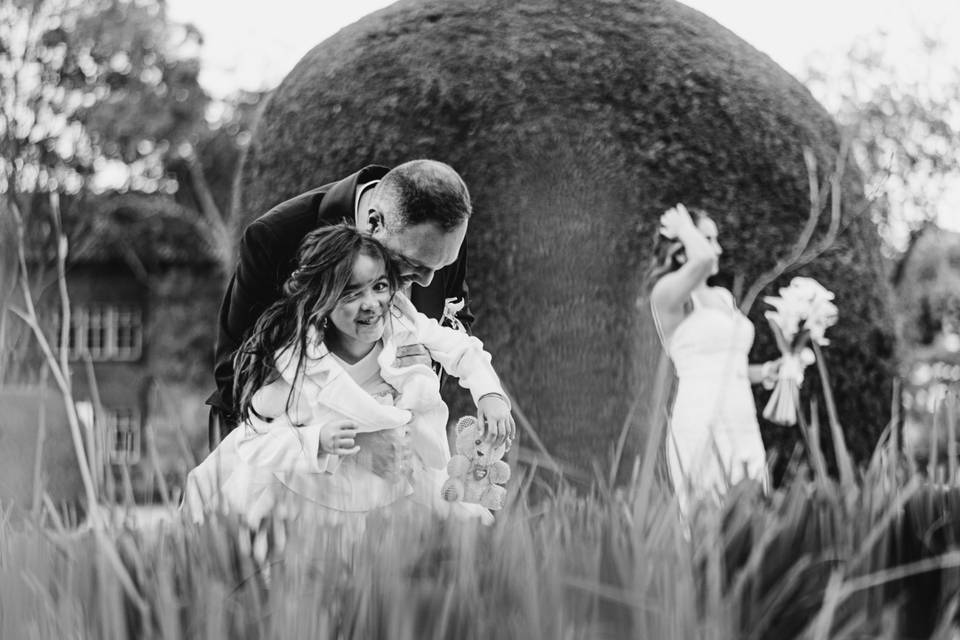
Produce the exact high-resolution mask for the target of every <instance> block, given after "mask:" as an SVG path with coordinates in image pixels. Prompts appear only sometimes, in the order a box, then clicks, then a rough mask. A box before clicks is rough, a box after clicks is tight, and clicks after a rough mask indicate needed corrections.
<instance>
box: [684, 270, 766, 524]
mask: <svg viewBox="0 0 960 640" xmlns="http://www.w3.org/2000/svg"><path fill="white" fill-rule="evenodd" d="M710 291H711V292H714V293H718V294H720V295H722V296H723V298H724V299H725V300H726V302H727V306H725V307H724V308H720V307H717V306H706V305H703V304H701V302H700V301H699V300H697V296H696V295H692V296H691V299H692V301H693V310H692V311H691V312H690V314H689V315H688V316H687V317H686V318H684V319H683V321H681V323H680V324H679V325H678V326H677V328H676V329H675V330H674V333H673V335H672V336H671V337H670V340H669V342H668V343H667V344H666V350H667V354H668V355H669V356H670V359H671V360H673V364H674V366H675V368H676V370H677V378H678V380H679V383H678V388H677V395H676V399H675V401H674V405H673V412H672V414H671V417H670V428H669V432H668V437H667V461H668V464H669V468H670V476H671V479H672V480H673V484H674V487H675V488H676V491H677V494H678V496H679V498H680V502H681V506H685V505H686V504H688V503H689V498H690V496H691V494H695V495H699V496H719V495H722V493H723V492H724V490H725V488H726V487H727V485H728V483H729V484H734V483H736V482H738V481H740V480H742V479H743V478H745V477H750V478H756V479H759V480H761V481H763V482H766V452H765V451H764V448H763V440H762V439H761V437H760V426H759V425H758V423H757V411H756V406H755V403H754V399H753V394H752V393H751V391H750V381H749V379H748V377H747V356H748V354H749V352H750V347H751V346H752V345H753V338H754V328H753V323H751V322H750V320H748V319H747V317H746V316H744V315H743V314H742V313H741V312H740V310H739V309H738V308H737V307H736V305H735V303H734V300H733V296H732V295H730V292H729V291H727V290H726V289H722V288H713V289H711V290H710Z"/></svg>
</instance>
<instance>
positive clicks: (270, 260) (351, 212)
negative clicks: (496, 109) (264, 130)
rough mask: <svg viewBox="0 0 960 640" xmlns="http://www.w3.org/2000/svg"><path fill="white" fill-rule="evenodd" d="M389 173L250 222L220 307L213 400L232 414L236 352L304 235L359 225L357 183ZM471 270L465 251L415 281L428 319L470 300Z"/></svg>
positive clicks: (381, 170) (305, 196)
mask: <svg viewBox="0 0 960 640" xmlns="http://www.w3.org/2000/svg"><path fill="white" fill-rule="evenodd" d="M387 171H388V169H387V168H386V167H381V166H377V165H371V166H368V167H365V168H363V169H361V170H360V171H358V172H357V173H354V174H353V175H350V176H348V177H346V178H344V179H343V180H340V181H338V182H332V183H330V184H327V185H324V186H322V187H317V188H316V189H312V190H311V191H307V192H306V193H302V194H300V195H298V196H296V197H294V198H291V199H290V200H287V201H285V202H282V203H280V204H278V205H277V206H275V207H274V208H273V209H271V210H270V211H268V212H267V213H265V214H264V215H262V216H260V217H259V218H257V219H256V220H254V221H253V222H251V223H250V224H249V225H248V226H247V228H246V229H245V231H244V233H243V237H242V239H241V241H240V256H239V260H238V263H237V268H236V271H234V274H233V276H232V277H231V278H230V283H229V284H228V285H227V291H226V293H225V294H224V297H223V302H222V303H221V305H220V313H219V320H218V325H219V327H218V333H217V344H216V347H215V353H214V378H215V379H216V384H217V390H216V391H215V392H214V393H213V394H212V395H211V396H210V397H209V398H208V399H207V404H209V405H213V406H215V407H217V408H219V409H220V410H221V411H222V412H225V413H226V414H228V415H231V414H233V413H234V412H235V398H234V395H233V371H234V369H233V356H234V353H235V352H236V350H237V349H238V348H239V347H240V344H241V343H242V342H243V339H244V338H245V337H246V334H247V332H248V331H249V330H250V329H251V328H252V327H253V325H254V323H256V321H257V318H259V317H260V314H261V313H263V312H264V310H266V308H267V307H268V306H270V305H271V304H273V303H274V302H275V301H277V300H278V299H279V298H280V294H281V288H282V286H283V283H284V281H285V280H286V279H287V277H288V276H289V275H290V273H291V272H292V271H293V269H294V267H295V266H296V265H295V260H296V254H297V249H298V248H299V247H300V243H301V241H302V240H303V238H304V236H306V235H307V234H308V233H309V232H310V231H313V230H314V229H317V228H320V227H323V226H327V225H332V224H337V223H340V222H344V221H346V222H348V223H350V224H353V223H354V222H355V220H356V209H355V207H356V204H355V203H356V191H357V185H358V184H365V183H367V182H370V181H373V180H379V179H380V178H382V177H383V176H384V175H385V174H386V173H387ZM466 272H467V260H466V253H465V251H464V250H463V249H461V251H460V255H459V256H458V257H457V261H456V262H455V263H453V264H452V265H449V266H447V267H444V268H443V269H440V270H439V271H437V273H436V274H435V275H434V278H433V282H431V283H430V285H429V286H428V287H421V286H419V285H416V284H415V285H413V287H412V288H411V292H410V299H411V301H412V302H413V304H414V306H415V307H416V308H417V309H418V310H419V311H420V312H422V313H424V314H425V315H426V316H427V317H430V318H434V319H437V320H439V319H440V318H441V317H442V315H443V310H444V305H445V302H446V300H447V299H449V298H463V300H464V301H465V302H469V297H468V296H469V291H468V289H467V283H466ZM457 315H458V317H459V318H460V320H461V321H462V322H463V323H464V324H465V325H466V326H467V328H469V325H470V323H471V322H472V321H473V315H472V314H471V313H470V310H469V304H467V305H465V306H464V308H463V310H462V311H460V312H459V313H458V314H457Z"/></svg>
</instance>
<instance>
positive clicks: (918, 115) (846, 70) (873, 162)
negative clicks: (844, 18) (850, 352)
mask: <svg viewBox="0 0 960 640" xmlns="http://www.w3.org/2000/svg"><path fill="white" fill-rule="evenodd" d="M893 44H894V43H893V41H892V38H891V37H890V36H889V35H888V34H886V33H884V32H877V33H874V34H871V35H868V36H865V37H862V38H861V39H859V40H857V41H856V42H855V43H854V45H853V46H852V47H851V48H850V50H849V51H848V52H847V55H846V57H845V58H842V59H840V60H839V62H838V61H837V59H835V58H830V57H827V56H822V57H819V58H815V59H813V60H812V61H811V62H810V63H808V67H807V69H806V71H805V72H804V74H803V78H802V79H803V80H804V81H805V83H806V84H807V86H808V87H809V88H810V90H811V91H812V92H813V94H814V95H815V96H816V97H817V98H818V99H820V100H821V102H823V103H824V104H825V105H826V106H827V108H828V109H830V110H831V111H832V112H833V113H834V115H835V116H836V117H837V119H838V120H839V121H840V122H841V123H843V124H844V125H846V127H847V128H848V134H849V135H850V137H851V138H852V146H853V149H852V150H853V153H854V156H855V157H856V159H857V161H858V163H859V164H860V167H861V169H862V171H863V172H864V177H865V180H866V193H867V195H868V197H872V198H873V206H872V208H871V209H872V212H873V217H874V221H875V222H876V224H877V225H878V226H879V229H880V232H881V234H882V236H883V237H884V240H885V241H886V245H887V246H886V248H887V252H888V254H890V255H893V256H897V257H898V258H899V257H903V256H905V255H907V254H908V253H909V251H908V250H909V248H910V247H911V245H912V243H914V242H916V241H917V240H918V239H919V238H920V236H921V235H922V233H923V231H924V229H925V228H927V227H928V226H929V225H930V224H931V223H935V222H936V220H937V219H938V218H939V217H941V216H942V215H944V214H945V213H948V212H944V211H943V207H944V196H945V195H946V194H947V193H948V192H949V191H950V190H951V189H956V188H957V185H958V184H960V154H958V153H957V149H960V120H958V114H960V66H958V65H957V64H948V63H946V61H947V60H948V57H947V56H946V55H945V54H946V46H947V44H946V42H945V40H942V39H940V38H937V37H932V36H929V35H926V34H922V33H919V32H918V33H916V34H915V36H914V38H913V41H912V42H910V43H909V47H910V55H902V54H899V53H898V52H899V51H901V49H898V48H897V47H895V46H893ZM907 61H909V64H908V62H907ZM899 273H900V269H895V270H894V273H893V275H894V279H895V280H897V279H899Z"/></svg>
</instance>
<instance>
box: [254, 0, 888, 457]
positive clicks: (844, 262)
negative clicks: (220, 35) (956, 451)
mask: <svg viewBox="0 0 960 640" xmlns="http://www.w3.org/2000/svg"><path fill="white" fill-rule="evenodd" d="M804 147H809V148H811V149H812V150H813V151H814V153H815V155H816V156H817V158H818V161H819V162H818V166H819V167H820V169H819V170H820V174H821V175H820V176H819V177H820V179H821V180H825V177H826V176H827V175H828V173H829V171H830V169H831V168H832V166H833V163H834V158H835V157H836V155H837V150H838V148H839V147H840V138H839V134H838V130H837V127H836V125H835V124H834V122H833V121H832V120H831V119H830V117H829V116H828V115H827V113H826V112H825V111H824V109H823V108H822V107H821V106H820V105H819V104H818V103H817V102H816V101H815V100H814V99H813V98H812V97H811V95H810V93H809V92H808V91H807V90H806V89H805V88H804V87H803V86H802V85H801V84H800V83H799V82H797V81H796V80H795V79H794V78H792V77H791V76H790V75H788V74H787V73H786V72H785V71H783V69H781V68H780V67H778V66H777V65H776V64H775V63H773V62H772V61H771V60H770V59H769V58H768V57H766V56H765V55H762V54H760V53H759V52H757V51H756V50H755V49H753V48H752V47H750V46H749V45H747V44H746V43H745V42H743V41H742V40H740V39H739V38H738V37H737V36H735V35H734V34H733V33H731V32H730V31H728V30H726V29H724V28H723V27H721V26H720V25H718V24H717V23H716V22H714V21H713V20H711V19H709V18H707V17H706V16H704V15H702V14H700V13H698V12H697V11H694V10H692V9H690V8H688V7H686V6H684V5H682V4H680V3H678V2H674V1H672V0H632V1H629V2H623V1H621V0H592V1H587V2H576V3H574V2H560V1H559V0H520V1H518V0H409V1H401V2H398V3H396V4H394V5H392V6H390V7H388V8H386V9H383V10H381V11H379V12H377V13H375V14H372V15H370V16H368V17H366V18H364V19H363V20H360V21H359V22H357V23H356V24H354V25H352V26H350V27H348V28H346V29H343V30H342V31H340V32H339V33H337V34H336V35H335V36H333V37H331V38H330V39H328V40H326V41H325V42H323V43H321V44H320V45H318V46H317V47H316V48H314V49H313V50H312V51H311V52H310V53H308V54H307V55H306V56H305V57H304V58H303V60H301V61H300V63H299V64H298V65H297V66H296V67H295V68H294V69H293V71H291V72H290V74H289V75H288V76H287V77H286V79H285V80H284V81H283V82H282V83H281V85H280V86H279V88H277V90H276V91H275V93H274V94H273V95H272V97H271V98H270V100H269V102H268V103H267V104H266V106H265V108H264V110H263V112H262V116H261V119H260V122H259V125H258V127H257V129H256V132H255V135H254V138H253V141H252V144H251V146H250V148H249V151H248V155H247V157H246V159H245V163H244V166H243V173H242V176H241V183H240V184H241V185H242V186H241V188H240V190H239V193H238V196H239V199H238V203H237V205H238V207H239V210H240V211H242V212H243V215H244V216H246V218H247V219H249V218H252V217H254V216H256V215H259V214H260V213H262V212H264V211H266V210H267V209H268V208H269V207H270V206H272V205H273V204H275V203H277V202H279V201H281V200H283V199H285V198H288V197H290V196H292V195H294V194H297V193H299V192H301V191H303V190H305V189H307V188H310V187H314V186H317V185H319V184H322V183H324V182H327V181H330V180H333V179H336V178H339V177H342V176H344V175H347V174H348V173H351V172H353V171H355V170H357V169H358V168H360V167H362V166H363V165H365V164H369V163H379V164H386V165H392V164H396V163H398V162H401V161H404V160H407V159H412V158H417V157H430V158H436V159H439V160H444V161H446V162H448V163H450V164H451V165H453V166H454V167H455V168H456V169H457V170H458V171H459V172H460V173H461V174H462V175H463V177H464V179H465V180H466V181H467V184H468V185H469V186H470V189H471V192H472V195H473V199H474V209H475V215H474V219H473V221H472V222H471V226H470V232H469V234H468V239H467V248H468V251H469V255H470V261H471V262H470V278H469V281H470V284H471V289H472V292H473V296H474V302H473V306H474V309H475V311H477V313H478V320H477V323H476V325H475V331H476V333H477V334H478V335H480V336H481V337H482V338H483V339H484V341H485V343H486V344H487V346H488V348H489V349H490V351H491V352H492V353H493V354H494V358H495V364H496V365H497V366H498V368H499V371H500V372H501V373H502V377H503V379H504V380H505V382H506V383H507V385H508V386H509V389H510V391H511V392H512V393H513V395H514V396H515V398H516V401H517V404H518V405H519V406H520V407H521V409H522V410H523V411H524V412H525V414H526V416H527V417H529V418H530V420H531V422H532V423H533V424H534V425H535V426H536V428H537V429H538V430H539V431H540V433H541V434H542V436H543V438H544V441H545V442H546V444H547V446H548V448H549V449H550V451H551V453H553V454H554V455H556V456H557V457H559V458H560V459H562V460H564V461H567V462H569V463H572V464H576V465H579V466H581V467H582V468H583V467H586V466H587V465H588V461H589V458H590V456H592V455H596V454H599V455H602V456H605V455H606V454H607V452H608V451H609V450H611V449H612V448H613V445H614V442H615V440H616V438H617V435H618V434H619V433H620V431H621V428H622V426H623V424H624V421H625V418H626V416H627V415H628V413H629V412H630V408H631V406H633V404H634V399H637V398H639V399H640V400H641V402H640V404H639V410H638V411H635V412H634V413H633V415H636V416H641V417H644V416H647V415H649V411H650V407H649V406H647V404H648V403H645V402H644V401H646V400H648V399H649V397H650V395H651V389H652V388H653V386H654V385H653V383H654V378H655V373H656V364H657V359H658V357H659V347H658V344H657V342H656V338H655V336H654V333H653V330H652V328H651V322H650V319H649V312H648V310H647V307H646V306H645V304H644V303H643V301H642V300H641V302H640V304H639V305H638V304H637V298H638V296H641V295H642V294H643V279H644V271H645V269H646V263H647V259H648V255H649V252H650V248H651V245H652V240H653V232H654V230H655V228H656V223H657V220H658V216H659V214H660V212H662V211H663V210H664V209H665V208H667V207H668V206H670V205H672V204H674V203H676V202H679V201H682V202H684V203H687V204H691V205H697V206H701V207H704V208H706V209H708V210H710V211H711V212H713V214H714V217H715V218H716V219H717V221H718V223H719V225H720V228H721V234H722V238H721V240H722V242H723V245H724V248H725V254H724V256H723V265H722V266H723V268H724V272H723V273H722V274H721V276H720V278H721V281H722V282H724V283H726V284H728V285H734V284H736V285H743V286H742V287H741V286H737V287H735V289H736V290H737V291H743V290H745V289H746V287H747V286H749V284H750V283H752V282H753V281H754V280H755V279H756V277H757V276H758V275H759V274H760V273H762V272H764V271H766V270H768V269H770V267H771V266H773V264H774V263H775V261H776V260H777V259H778V258H781V257H782V256H783V255H785V254H786V253H787V251H788V249H789V248H790V247H791V246H792V244H793V242H794V241H795V239H796V237H797V236H798V234H799V232H800V229H801V228H802V226H803V224H804V222H805V221H806V219H807V212H808V208H809V199H808V180H807V176H808V172H807V169H806V166H805V164H804V160H803V148H804ZM842 205H843V211H844V214H843V225H842V232H841V234H840V237H839V239H838V241H837V242H836V243H835V245H834V246H833V247H832V248H831V249H829V250H828V251H827V252H826V253H824V254H823V255H822V256H821V257H820V258H818V259H817V260H816V261H815V262H813V263H812V264H810V265H808V266H806V267H804V268H803V269H802V270H801V271H799V272H796V273H793V274H790V275H796V274H797V273H802V274H804V275H811V276H813V277H816V278H818V279H820V280H821V282H823V283H824V284H825V285H826V286H827V287H829V288H831V289H832V290H833V291H835V292H836V294H837V299H838V302H839V305H840V308H841V314H842V320H841V322H840V324H839V325H838V326H837V327H835V328H834V329H833V330H832V331H831V335H832V338H833V344H832V345H831V346H830V347H829V348H828V350H827V351H826V353H827V358H828V359H829V364H830V369H831V372H832V375H833V381H832V382H833V385H834V390H835V393H836V396H837V398H838V403H839V405H840V416H841V419H842V421H843V422H844V426H845V428H846V430H847V433H848V443H849V444H850V446H851V449H852V450H853V451H854V452H855V453H856V454H857V455H858V457H860V458H861V459H862V458H863V456H864V455H865V454H866V453H868V452H869V450H870V449H871V448H872V446H873V443H874V440H875V438H876V435H877V434H878V433H879V431H880V430H881V429H882V428H883V427H884V426H885V424H886V422H887V419H888V413H889V405H890V389H891V379H892V357H893V355H892V354H893V350H894V344H893V328H892V322H891V318H890V313H889V310H888V300H887V295H886V290H885V287H884V282H883V279H882V276H881V273H880V266H879V263H880V259H879V254H878V239H877V237H876V234H875V231H874V228H873V227H872V225H871V224H870V222H869V221H868V220H867V218H866V217H865V216H864V215H863V209H864V206H863V205H864V203H863V194H862V190H861V188H860V183H859V181H858V179H857V178H856V175H855V171H854V170H853V169H850V170H848V171H846V172H845V174H844V190H843V201H842ZM826 227H827V223H826V219H825V220H824V222H823V223H822V224H821V225H820V229H819V231H818V237H819V236H820V235H822V234H823V233H824V232H825V229H826ZM787 279H788V277H785V278H781V279H780V280H779V281H778V282H777V283H776V284H775V285H774V286H771V287H768V289H767V290H766V291H765V292H764V293H765V294H772V293H774V292H775V286H780V285H782V284H785V282H786V280H787ZM762 306H763V305H762V304H756V305H754V307H753V310H752V312H751V317H752V319H753V320H754V321H755V323H756V325H757V328H758V332H757V333H758V338H757V341H756V344H755V347H754V353H753V357H754V358H755V359H759V358H769V357H773V356H775V355H776V351H775V347H774V346H773V342H772V339H771V338H770V335H769V331H768V329H767V328H766V325H765V323H764V322H763V318H762V310H763V309H762ZM809 386H811V387H812V386H813V384H812V383H811V385H809ZM654 413H656V412H654ZM644 421H645V420H644V419H641V420H639V423H640V424H641V425H642V424H643V423H644ZM642 432H643V429H642V428H641V429H634V430H633V431H632V432H631V437H630V438H628V445H629V446H630V447H631V448H635V447H636V446H637V445H638V444H639V443H641V442H642V437H641V436H642V435H643V433H642ZM766 437H767V438H768V445H772V444H777V443H781V442H782V441H784V439H785V438H786V439H787V440H789V439H790V438H795V431H790V430H782V429H781V430H777V429H768V430H767V431H766Z"/></svg>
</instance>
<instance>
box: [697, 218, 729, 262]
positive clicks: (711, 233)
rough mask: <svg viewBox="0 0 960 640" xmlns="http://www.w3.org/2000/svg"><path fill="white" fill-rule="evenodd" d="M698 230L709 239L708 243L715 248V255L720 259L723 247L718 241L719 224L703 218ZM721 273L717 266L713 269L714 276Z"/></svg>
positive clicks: (698, 224)
mask: <svg viewBox="0 0 960 640" xmlns="http://www.w3.org/2000/svg"><path fill="white" fill-rule="evenodd" d="M697 228H698V229H699V230H700V233H702V234H703V237H704V238H706V239H707V242H709V243H710V246H711V247H712V248H713V251H714V253H716V254H717V257H718V258H719V257H720V255H721V254H722V253H723V247H721V246H720V241H719V240H718V239H717V234H718V231H717V223H715V222H714V221H713V220H711V219H710V218H706V217H704V218H701V219H700V221H699V222H698V223H697ZM718 271H719V267H718V266H716V267H714V268H713V275H716V274H717V272H718Z"/></svg>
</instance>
